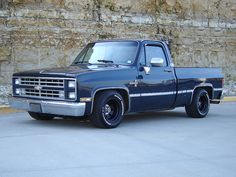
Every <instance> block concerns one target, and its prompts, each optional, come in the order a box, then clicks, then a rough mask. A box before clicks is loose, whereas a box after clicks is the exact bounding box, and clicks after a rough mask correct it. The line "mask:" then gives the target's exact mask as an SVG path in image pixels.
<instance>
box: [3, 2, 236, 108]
mask: <svg viewBox="0 0 236 177" xmlns="http://www.w3.org/2000/svg"><path fill="white" fill-rule="evenodd" d="M0 34H1V36H0V104H1V103H3V102H4V103H6V102H7V100H6V97H5V95H6V94H8V93H9V92H10V91H9V90H10V83H11V76H12V73H13V72H18V71H23V70H28V69H34V68H42V67H55V66H58V67H59V66H65V65H69V64H70V63H71V62H72V60H73V59H74V58H75V56H76V55H77V54H78V52H79V51H80V50H81V48H82V47H83V46H84V45H85V44H86V43H87V42H90V41H94V40H97V39H111V38H125V39H126V38H142V39H166V40H168V41H169V43H170V47H171V51H172V55H173V58H174V61H175V63H176V65H177V66H208V67H222V68H223V71H224V74H225V79H226V81H225V83H226V88H227V91H226V92H227V94H235V83H236V1H235V0H0Z"/></svg>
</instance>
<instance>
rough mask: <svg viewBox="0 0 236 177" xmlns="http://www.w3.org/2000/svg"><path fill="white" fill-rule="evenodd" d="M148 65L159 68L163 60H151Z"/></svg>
mask: <svg viewBox="0 0 236 177" xmlns="http://www.w3.org/2000/svg"><path fill="white" fill-rule="evenodd" d="M150 64H151V65H152V66H157V67H160V66H163V64H164V60H163V58H152V59H151V61H150Z"/></svg>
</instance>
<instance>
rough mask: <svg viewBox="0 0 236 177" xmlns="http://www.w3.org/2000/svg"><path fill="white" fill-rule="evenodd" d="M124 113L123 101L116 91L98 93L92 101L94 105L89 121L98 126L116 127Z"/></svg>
mask: <svg viewBox="0 0 236 177" xmlns="http://www.w3.org/2000/svg"><path fill="white" fill-rule="evenodd" d="M123 114H124V101H123V98H122V96H121V95H120V94H119V93H117V92H116V91H105V92H101V93H98V95H97V96H96V99H95V101H94V107H93V112H92V115H91V116H90V121H91V123H92V124H93V125H95V126H96V127H100V128H115V127H117V126H118V125H119V124H120V123H121V121H122V119H123Z"/></svg>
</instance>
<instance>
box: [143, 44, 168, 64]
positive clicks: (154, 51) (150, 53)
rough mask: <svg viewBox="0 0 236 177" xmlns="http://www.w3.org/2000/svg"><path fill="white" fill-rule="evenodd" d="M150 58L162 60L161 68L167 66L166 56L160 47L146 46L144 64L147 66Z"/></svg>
mask: <svg viewBox="0 0 236 177" xmlns="http://www.w3.org/2000/svg"><path fill="white" fill-rule="evenodd" d="M152 58H162V59H163V60H164V64H163V66H167V62H166V56H165V53H164V51H163V49H162V47H161V46H146V62H147V64H148V65H149V64H150V61H151V59H152Z"/></svg>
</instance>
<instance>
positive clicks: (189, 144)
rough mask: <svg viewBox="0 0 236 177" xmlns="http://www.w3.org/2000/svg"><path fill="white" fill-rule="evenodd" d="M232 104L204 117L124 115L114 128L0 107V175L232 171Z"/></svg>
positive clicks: (160, 176)
mask: <svg viewBox="0 0 236 177" xmlns="http://www.w3.org/2000/svg"><path fill="white" fill-rule="evenodd" d="M235 110H236V103H235V102H231V103H222V104H220V105H211V110H210V113H209V115H208V117H207V118H203V119H193V118H189V117H187V116H186V114H185V112H184V109H183V108H178V109H175V110H172V111H164V112H150V113H142V114H134V115H128V116H125V119H124V121H123V122H122V124H121V125H120V126H119V127H117V128H116V129H98V128H94V127H92V126H91V125H90V123H89V122H88V121H86V120H70V119H68V120H63V119H55V120H52V121H43V122H42V121H36V120H33V119H31V118H30V117H29V115H28V114H27V113H26V112H16V113H15V112H14V113H2V114H0V177H90V176H91V177H236V113H235Z"/></svg>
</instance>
